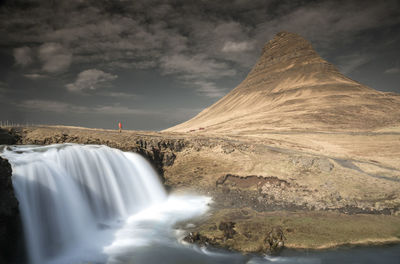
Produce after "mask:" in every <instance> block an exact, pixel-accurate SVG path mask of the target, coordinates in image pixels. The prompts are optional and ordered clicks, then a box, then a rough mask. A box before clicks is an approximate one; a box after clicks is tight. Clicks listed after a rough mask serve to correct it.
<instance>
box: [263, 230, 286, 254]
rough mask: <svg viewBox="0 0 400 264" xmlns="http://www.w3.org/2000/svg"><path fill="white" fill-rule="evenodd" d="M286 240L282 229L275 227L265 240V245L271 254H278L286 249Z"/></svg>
mask: <svg viewBox="0 0 400 264" xmlns="http://www.w3.org/2000/svg"><path fill="white" fill-rule="evenodd" d="M285 240H286V238H285V236H284V234H283V231H282V227H280V226H274V227H273V228H272V230H271V231H270V232H269V233H268V234H267V236H266V238H265V239H264V243H265V245H266V248H267V250H268V251H269V252H270V253H276V252H278V251H279V250H280V249H282V248H283V247H284V245H285V242H284V241H285Z"/></svg>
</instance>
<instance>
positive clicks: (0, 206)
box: [0, 157, 23, 263]
mask: <svg viewBox="0 0 400 264" xmlns="http://www.w3.org/2000/svg"><path fill="white" fill-rule="evenodd" d="M11 174H12V170H11V165H10V163H8V161H7V160H6V159H3V158H1V157H0V248H1V250H0V263H21V262H22V263H23V256H22V254H20V253H21V252H22V251H23V248H22V244H23V241H22V239H21V238H22V225H21V218H20V213H19V208H18V201H17V199H16V197H15V195H14V189H13V185H12V181H11Z"/></svg>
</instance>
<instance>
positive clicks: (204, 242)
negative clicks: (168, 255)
mask: <svg viewBox="0 0 400 264" xmlns="http://www.w3.org/2000/svg"><path fill="white" fill-rule="evenodd" d="M183 240H184V241H186V242H189V243H191V244H194V243H196V244H197V245H200V246H209V245H214V244H215V241H213V240H210V239H209V238H207V237H205V236H203V235H201V234H200V233H199V232H190V233H189V234H188V235H187V236H186V237H185V238H184V239H183Z"/></svg>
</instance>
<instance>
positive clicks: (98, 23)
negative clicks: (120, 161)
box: [0, 0, 400, 128]
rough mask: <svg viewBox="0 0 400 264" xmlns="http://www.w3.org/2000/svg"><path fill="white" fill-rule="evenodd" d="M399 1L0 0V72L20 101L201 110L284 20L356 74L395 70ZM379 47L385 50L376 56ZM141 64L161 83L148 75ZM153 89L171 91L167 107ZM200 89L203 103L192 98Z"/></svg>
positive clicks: (48, 108) (22, 105)
mask: <svg viewBox="0 0 400 264" xmlns="http://www.w3.org/2000/svg"><path fill="white" fill-rule="evenodd" d="M399 7H400V6H399V3H398V1H379V2H378V1H309V2H307V3H305V2H304V1H272V0H271V1H261V0H252V1H245V0H236V1H211V0H204V1H190V0H186V1H179V0H167V1H161V0H157V1H156V0H150V1H149V0H142V1H128V0H121V1H105V0H103V1H78V0H69V1H50V0H48V1H5V2H3V4H2V5H0V21H1V23H0V35H1V36H2V38H0V50H1V51H2V52H1V53H0V56H3V57H4V58H8V60H10V58H11V59H12V60H13V61H14V63H13V64H11V65H9V66H8V67H7V68H6V69H3V70H0V81H2V82H3V83H5V84H7V87H6V88H2V89H3V90H4V89H8V90H10V89H11V90H12V91H10V92H9V93H8V96H10V97H12V96H14V97H13V98H12V100H15V103H14V105H17V106H18V107H19V109H18V110H19V111H21V112H24V111H25V110H24V109H26V111H28V110H29V109H35V111H36V110H37V111H39V110H40V109H42V111H43V112H54V113H60V112H71V113H76V114H79V113H85V114H92V115H96V114H102V115H104V114H106V115H113V114H115V115H118V113H120V114H126V115H129V114H131V115H133V116H135V115H136V116H137V120H141V118H142V117H141V116H143V113H144V112H147V113H149V114H151V115H157V114H158V113H160V112H163V113H167V112H168V113H169V114H170V115H173V116H175V117H176V118H172V119H173V120H175V121H176V120H178V119H179V118H182V115H180V114H179V113H178V112H179V111H181V110H182V109H186V112H190V111H187V109H190V107H189V106H190V105H191V107H192V109H197V110H198V109H201V108H202V107H206V106H207V105H208V104H210V103H212V102H214V101H215V100H216V99H218V98H220V97H221V96H223V95H224V94H226V92H228V91H229V89H232V88H233V87H232V83H236V84H237V83H238V82H239V81H240V79H241V78H243V77H244V76H245V74H246V73H247V72H248V71H249V70H250V68H251V66H252V65H253V64H254V63H255V61H256V60H257V58H258V56H259V54H260V51H261V48H262V46H263V45H264V44H265V42H266V41H268V40H269V39H271V38H272V37H273V36H274V34H276V33H277V32H279V31H282V30H287V31H293V32H296V33H299V34H301V35H303V36H304V37H306V38H307V39H309V40H310V41H311V42H312V43H313V45H314V47H315V48H316V49H317V51H318V52H320V53H321V55H322V56H323V57H324V58H327V59H328V60H329V61H332V62H334V63H336V64H337V65H338V67H339V68H340V69H341V70H342V72H344V73H346V74H350V75H351V74H353V73H354V74H358V75H357V76H361V79H362V76H363V72H364V75H368V76H371V74H370V72H368V70H364V71H363V70H362V69H364V68H365V69H367V68H368V67H367V66H368V65H371V64H376V65H378V64H379V65H380V66H379V67H381V69H380V71H379V72H380V74H384V75H385V76H397V75H398V68H399V67H398V65H397V64H395V63H394V62H392V63H386V62H387V60H388V58H393V57H395V56H396V55H398V52H397V51H395V48H394V47H395V46H396V45H398V44H399V42H400V39H399V38H400V37H399V34H398V33H399V29H398V28H399V23H400V15H399V12H398V10H399ZM396 33H397V34H396ZM377 36H378V38H377ZM382 51H385V53H383V52H382ZM396 52H397V53H396ZM382 54H383V55H384V56H386V57H387V58H386V57H385V59H384V60H382V59H381V60H379V61H378V58H380V57H382V56H383V55H382ZM7 56H8V57H7ZM143 74H144V75H145V76H147V75H149V77H146V80H150V82H153V81H154V82H155V83H158V81H157V80H160V82H161V80H169V83H165V82H164V83H163V84H162V85H160V86H154V87H149V86H146V83H144V82H143V80H141V79H140V78H141V76H142V75H143ZM2 76H3V77H2ZM117 77H118V78H117ZM1 78H2V79H1ZM393 78H394V79H393ZM393 78H392V82H393V80H394V81H396V80H397V79H396V78H397V77H396V78H395V77H393ZM361 81H362V80H361ZM389 84H390V83H389ZM389 84H388V83H386V84H385V85H386V86H387V85H389ZM382 85H383V84H382ZM26 87H30V88H29V89H28V88H26ZM32 87H36V88H32ZM144 87H147V88H146V89H145V88H144ZM390 87H392V86H390ZM375 88H378V89H379V87H375ZM166 89H168V90H169V92H167V91H165V90H166ZM388 89H389V90H390V89H391V88H388ZM38 90H39V92H38ZM57 93H61V94H63V95H64V100H63V101H60V100H59V97H58V96H56V94H57ZM171 93H175V95H174V96H173V95H170V94H171ZM178 93H179V94H180V93H181V94H184V96H183V95H179V96H178ZM21 94H23V96H22V97H23V98H21ZM85 94H86V95H85ZM157 94H163V95H167V96H169V97H170V100H171V103H170V106H169V107H170V108H169V109H170V110H166V108H168V106H166V103H165V99H166V98H163V97H162V96H161V97H160V98H157ZM196 94H197V96H198V98H197V101H198V102H200V104H201V106H200V105H197V106H194V105H193V102H194V101H193V100H195V99H194V98H195V97H194V96H196ZM0 96H1V94H0ZM77 96H80V97H77ZM82 96H84V98H86V99H83V98H82ZM85 96H86V97H85ZM88 96H90V98H91V99H90V100H87V98H89V97H88ZM164 97H166V96H164ZM139 98H140V99H139ZM178 98H179V99H178ZM146 100H147V101H149V102H152V103H147V104H143V102H142V101H146ZM163 100H164V101H163ZM83 102H84V104H83ZM146 107H147V108H146ZM171 109H174V110H171ZM178 109H180V110H178ZM162 116H163V117H162V118H163V119H165V115H162ZM185 117H186V116H185ZM172 119H171V118H169V120H172ZM175 121H171V122H175ZM179 121H183V120H178V121H176V122H179ZM78 123H79V122H78ZM99 126H101V124H100V125H99ZM147 128H152V127H151V126H148V127H147Z"/></svg>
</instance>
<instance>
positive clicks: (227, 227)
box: [218, 222, 236, 239]
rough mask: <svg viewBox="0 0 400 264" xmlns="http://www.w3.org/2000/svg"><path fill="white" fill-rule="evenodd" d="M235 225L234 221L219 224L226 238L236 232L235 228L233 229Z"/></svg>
mask: <svg viewBox="0 0 400 264" xmlns="http://www.w3.org/2000/svg"><path fill="white" fill-rule="evenodd" d="M234 227H235V223H234V222H221V223H220V224H219V226H218V229H219V230H221V231H222V232H223V233H224V238H225V239H230V238H233V236H234V235H235V234H236V231H235V229H233V228H234Z"/></svg>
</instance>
